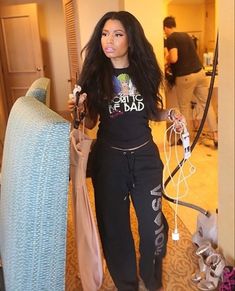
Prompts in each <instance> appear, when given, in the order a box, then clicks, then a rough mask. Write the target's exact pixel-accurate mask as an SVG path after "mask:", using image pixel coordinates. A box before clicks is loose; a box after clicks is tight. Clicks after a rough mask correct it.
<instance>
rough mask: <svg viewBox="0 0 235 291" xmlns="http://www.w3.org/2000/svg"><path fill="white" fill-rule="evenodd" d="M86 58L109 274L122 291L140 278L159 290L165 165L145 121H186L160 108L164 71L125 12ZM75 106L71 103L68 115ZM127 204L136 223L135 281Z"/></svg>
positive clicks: (102, 29) (115, 16) (84, 79)
mask: <svg viewBox="0 0 235 291" xmlns="http://www.w3.org/2000/svg"><path fill="white" fill-rule="evenodd" d="M83 52H85V60H84V64H83V68H82V72H81V75H80V78H79V80H78V84H79V85H80V86H81V88H82V93H83V94H82V95H81V99H83V100H84V99H86V101H85V103H86V108H87V114H86V117H85V126H86V127H87V128H90V129H91V128H93V127H94V126H95V124H96V122H97V120H98V117H99V121H100V123H99V129H98V132H97V142H96V144H95V146H94V149H93V150H94V160H93V169H92V182H93V186H94V193H95V205H96V216H97V221H98V228H99V233H100V237H101V242H102V247H103V252H104V256H105V259H106V261H107V265H108V269H109V271H110V274H111V276H112V279H113V281H114V283H115V285H116V287H117V289H118V290H119V291H127V290H128V291H135V290H139V289H138V288H139V280H140V281H141V283H140V284H142V285H143V284H144V285H145V288H147V290H151V291H156V290H163V289H162V258H163V257H164V256H165V253H166V243H167V232H168V225H167V222H166V219H165V217H164V215H163V213H162V209H161V197H162V193H161V192H162V171H163V164H162V161H161V159H160V156H159V151H158V148H157V146H156V145H155V144H154V142H153V139H152V135H151V129H150V127H149V120H155V121H162V120H167V118H170V119H171V121H177V120H178V121H180V122H181V121H182V122H184V118H183V116H182V115H180V114H179V113H177V112H176V111H174V110H164V109H163V105H162V100H161V97H160V93H159V90H160V86H161V84H162V79H163V77H162V72H161V70H160V68H159V66H158V63H157V60H156V57H155V54H154V52H153V48H152V46H151V44H150V43H149V42H148V40H147V39H146V37H145V34H144V31H143V28H142V27H141V24H140V23H139V22H138V20H137V19H136V18H135V17H134V16H133V15H132V14H130V13H129V12H126V11H119V12H108V13H106V14H105V15H104V16H103V17H102V18H101V19H100V21H99V22H98V23H97V25H96V27H95V29H94V32H93V34H92V36H91V38H90V40H89V42H88V44H87V45H86V46H85V48H84V49H83ZM81 99H80V100H81ZM74 103H75V101H74V100H69V101H68V107H69V109H70V110H72V109H73V107H74ZM130 200H131V201H132V203H133V206H134V208H135V211H136V215H137V219H138V230H139V236H140V247H139V248H140V262H139V275H140V278H138V274H137V266H136V253H135V248H134V241H133V236H132V232H131V227H130V213H129V210H130ZM145 290H146V289H145Z"/></svg>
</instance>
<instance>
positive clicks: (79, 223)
mask: <svg viewBox="0 0 235 291" xmlns="http://www.w3.org/2000/svg"><path fill="white" fill-rule="evenodd" d="M91 143H92V139H91V138H89V137H88V136H87V135H86V134H85V133H84V127H83V130H80V129H75V128H74V129H73V130H72V131H71V134H70V150H71V158H70V177H71V182H72V204H73V207H72V208H73V218H74V225H75V235H76V244H77V256H78V266H79V273H80V277H81V282H82V287H83V290H84V291H96V290H98V289H99V288H100V287H101V285H102V280H103V268H102V255H101V250H100V244H99V237H98V232H97V227H96V223H95V220H94V217H93V213H92V209H91V205H90V201H89V196H88V190H87V185H86V168H87V161H88V155H89V152H90V147H91Z"/></svg>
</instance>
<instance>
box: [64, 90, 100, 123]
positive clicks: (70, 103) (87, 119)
mask: <svg viewBox="0 0 235 291" xmlns="http://www.w3.org/2000/svg"><path fill="white" fill-rule="evenodd" d="M86 97H87V94H86V93H83V94H81V95H80V98H79V103H78V111H79V112H82V111H84V109H85V108H84V101H85V100H86ZM74 106H75V98H74V97H73V95H72V94H71V95H70V96H69V99H68V109H69V111H70V112H71V113H72V112H73V110H74ZM97 120H98V116H97V118H96V120H92V119H90V117H89V113H88V112H86V116H85V127H86V128H88V129H92V128H94V127H95V125H96V123H97Z"/></svg>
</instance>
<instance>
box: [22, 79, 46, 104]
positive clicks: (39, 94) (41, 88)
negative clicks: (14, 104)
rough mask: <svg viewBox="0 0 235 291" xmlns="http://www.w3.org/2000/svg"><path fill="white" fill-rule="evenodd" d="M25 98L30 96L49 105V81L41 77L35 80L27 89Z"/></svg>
mask: <svg viewBox="0 0 235 291" xmlns="http://www.w3.org/2000/svg"><path fill="white" fill-rule="evenodd" d="M25 96H31V97H34V98H36V99H37V100H39V101H40V102H42V103H44V104H46V105H47V106H48V107H49V105H50V79H48V78H45V77H41V78H38V79H36V80H35V81H34V82H33V83H32V85H31V86H30V87H29V89H28V91H27V92H26V94H25Z"/></svg>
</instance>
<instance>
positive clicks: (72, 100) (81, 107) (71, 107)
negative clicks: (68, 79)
mask: <svg viewBox="0 0 235 291" xmlns="http://www.w3.org/2000/svg"><path fill="white" fill-rule="evenodd" d="M86 97H87V94H86V93H82V94H80V96H79V101H78V105H77V109H78V111H79V112H82V111H84V109H85V107H84V101H85V100H86ZM75 106H76V98H75V97H74V96H73V94H69V99H68V110H69V111H70V112H73V110H74V107H75Z"/></svg>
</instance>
